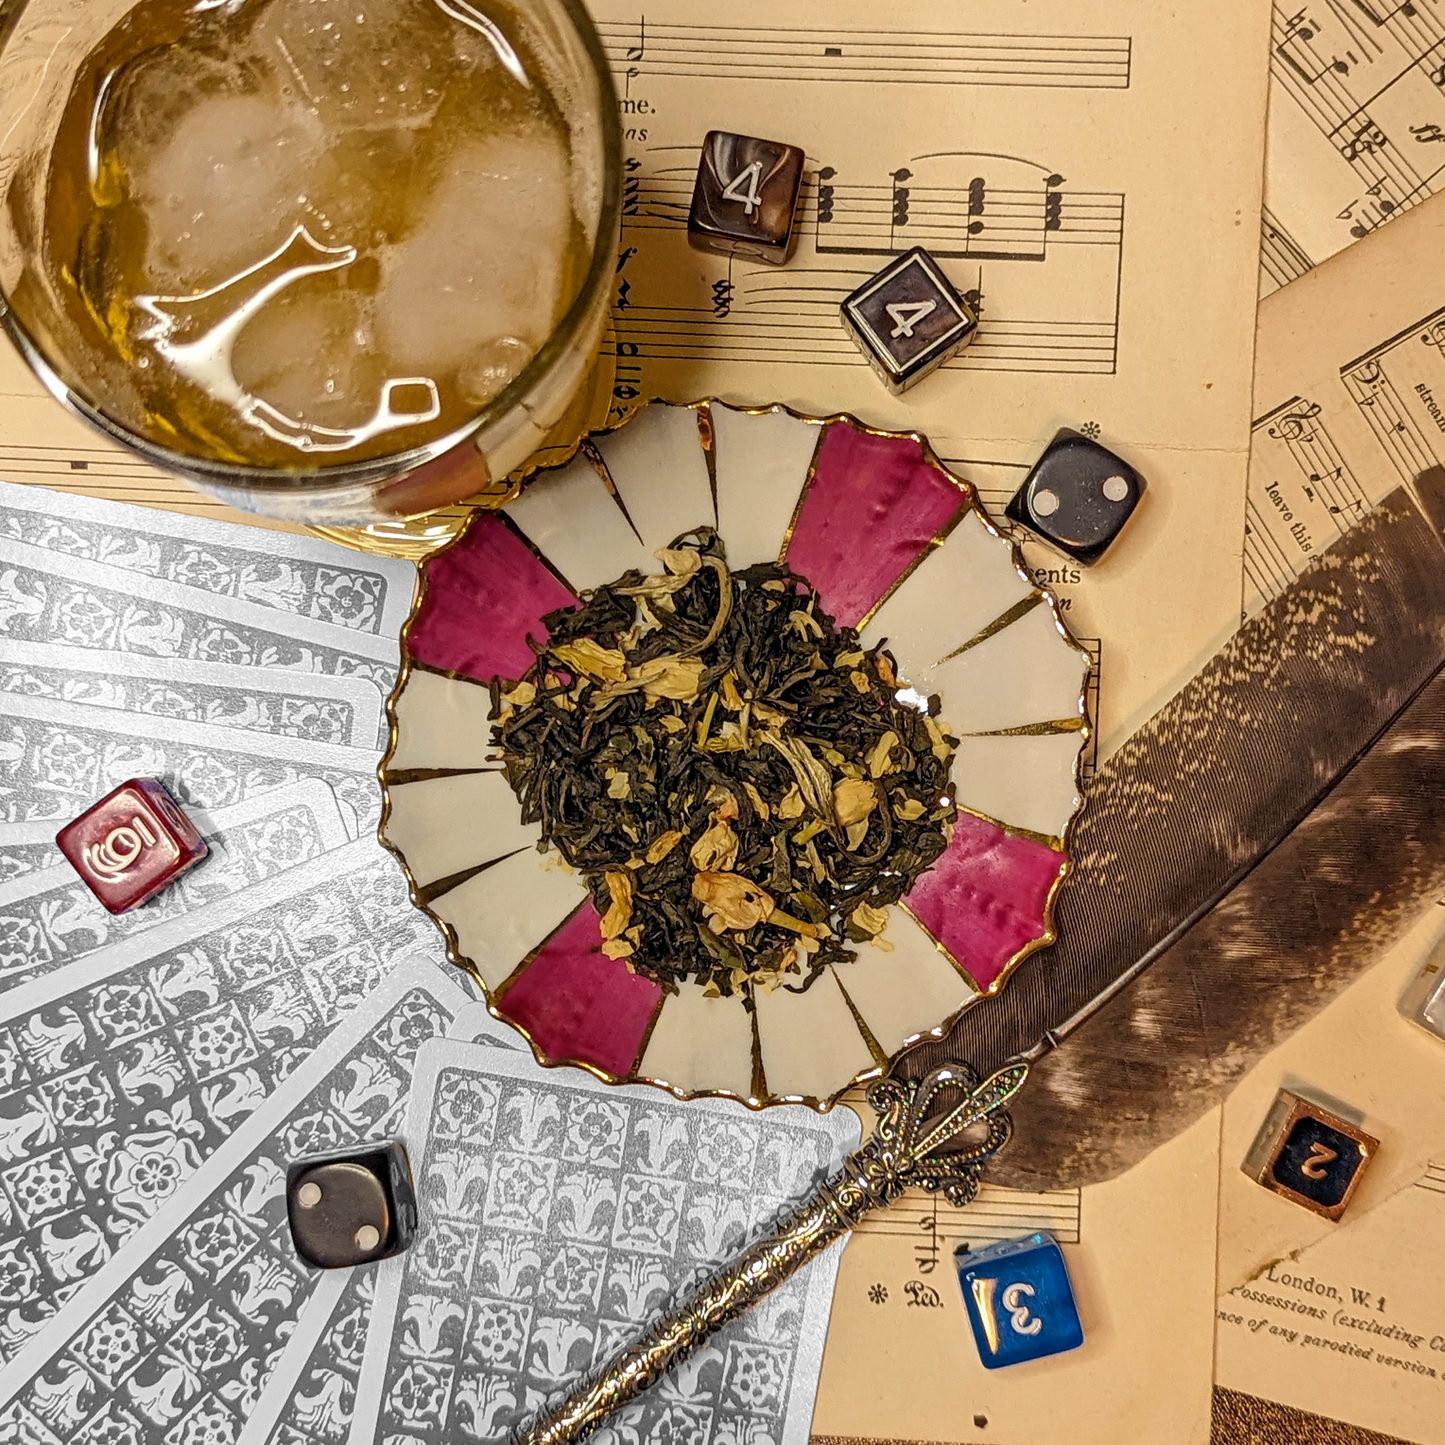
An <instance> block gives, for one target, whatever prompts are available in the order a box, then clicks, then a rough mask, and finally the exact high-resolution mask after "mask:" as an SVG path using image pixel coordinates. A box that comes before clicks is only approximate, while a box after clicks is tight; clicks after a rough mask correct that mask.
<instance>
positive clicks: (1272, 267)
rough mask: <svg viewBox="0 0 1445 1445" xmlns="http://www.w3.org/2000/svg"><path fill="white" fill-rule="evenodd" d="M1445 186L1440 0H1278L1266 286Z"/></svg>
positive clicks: (1443, 15) (1443, 14)
mask: <svg viewBox="0 0 1445 1445" xmlns="http://www.w3.org/2000/svg"><path fill="white" fill-rule="evenodd" d="M1442 187H1445V9H1442V7H1441V4H1440V0H1308V3H1306V4H1304V5H1303V7H1301V3H1300V0H1276V3H1275V6H1274V16H1273V21H1272V25H1271V36H1270V96H1269V147H1268V161H1267V163H1266V167H1265V187H1264V189H1265V214H1264V227H1263V236H1264V244H1263V249H1262V252H1261V258H1260V262H1261V264H1260V291H1261V294H1262V295H1263V294H1268V293H1269V292H1271V291H1273V290H1274V289H1275V288H1276V287H1278V286H1283V285H1285V284H1287V283H1288V282H1290V281H1293V280H1296V279H1298V278H1299V277H1300V276H1302V275H1304V273H1305V272H1306V271H1308V270H1309V268H1310V267H1311V266H1318V265H1319V264H1320V262H1321V261H1326V260H1328V259H1329V258H1330V257H1331V256H1333V255H1336V254H1337V253H1338V252H1340V251H1342V250H1344V249H1345V247H1346V246H1349V245H1351V244H1352V243H1353V242H1354V241H1357V240H1359V239H1361V238H1362V237H1364V236H1367V235H1368V234H1369V233H1370V232H1371V231H1373V230H1375V229H1376V228H1377V227H1378V226H1381V225H1383V224H1384V223H1385V222H1386V221H1388V220H1391V219H1393V218H1394V217H1396V216H1399V215H1402V214H1403V213H1404V212H1405V211H1408V210H1409V209H1410V208H1411V207H1413V206H1415V205H1418V204H1419V203H1420V202H1421V201H1423V200H1426V199H1428V198H1429V197H1430V196H1432V195H1434V194H1435V192H1436V191H1438V190H1440V189H1441V188H1442Z"/></svg>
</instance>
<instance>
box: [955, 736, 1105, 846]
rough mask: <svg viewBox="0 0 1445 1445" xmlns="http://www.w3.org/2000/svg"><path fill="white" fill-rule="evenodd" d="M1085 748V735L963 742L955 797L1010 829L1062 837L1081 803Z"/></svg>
mask: <svg viewBox="0 0 1445 1445" xmlns="http://www.w3.org/2000/svg"><path fill="white" fill-rule="evenodd" d="M950 721H951V719H950ZM1083 745H1084V736H1083V734H1082V733H1052V734H1045V735H1043V736H1032V735H1023V736H1019V735H1015V736H1013V737H1007V736H1005V737H991V738H961V739H960V740H959V745H958V751H957V753H955V754H954V758H953V779H954V796H955V797H956V798H957V799H958V802H959V804H960V806H962V807H965V808H967V809H968V810H969V811H970V812H973V813H982V814H983V815H984V816H985V817H988V818H992V819H993V820H994V821H995V822H996V823H1003V824H1004V825H1005V826H1006V827H1010V828H1020V829H1023V830H1024V831H1026V832H1029V833H1039V834H1042V835H1043V836H1044V837H1045V838H1062V837H1063V836H1064V829H1065V828H1066V827H1067V826H1068V823H1069V819H1070V818H1072V817H1073V816H1074V814H1075V813H1076V812H1077V811H1078V808H1079V804H1080V801H1081V799H1080V797H1079V790H1078V787H1077V785H1076V784H1075V782H1074V765H1075V764H1076V763H1077V762H1078V758H1079V750H1080V748H1082V747H1083Z"/></svg>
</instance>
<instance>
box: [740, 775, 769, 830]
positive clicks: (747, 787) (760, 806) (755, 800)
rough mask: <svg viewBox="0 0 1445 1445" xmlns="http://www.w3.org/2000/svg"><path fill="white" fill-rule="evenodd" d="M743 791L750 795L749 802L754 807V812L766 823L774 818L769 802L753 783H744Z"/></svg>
mask: <svg viewBox="0 0 1445 1445" xmlns="http://www.w3.org/2000/svg"><path fill="white" fill-rule="evenodd" d="M743 791H744V792H745V793H746V794H747V795H748V802H750V803H751V804H752V805H753V811H754V812H755V813H757V815H758V817H759V818H761V819H762V820H763V822H765V823H766V822H767V821H768V819H769V818H770V817H771V816H772V809H771V808H769V807H768V800H767V799H766V798H765V797H763V795H762V794H761V793H760V792H758V790H757V789H756V788H755V787H754V786H753V785H752V784H751V783H744V784H743Z"/></svg>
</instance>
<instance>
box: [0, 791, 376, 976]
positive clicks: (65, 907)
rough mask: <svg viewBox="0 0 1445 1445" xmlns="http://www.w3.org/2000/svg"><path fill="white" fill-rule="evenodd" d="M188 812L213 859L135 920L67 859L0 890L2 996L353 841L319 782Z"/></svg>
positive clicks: (134, 915)
mask: <svg viewBox="0 0 1445 1445" xmlns="http://www.w3.org/2000/svg"><path fill="white" fill-rule="evenodd" d="M189 811H190V817H191V821H192V822H193V823H194V824H195V825H196V827H197V829H198V830H199V831H200V833H201V836H202V837H203V838H205V840H206V842H207V844H208V845H209V847H210V850H211V852H210V856H209V857H207V858H206V860H205V861H204V863H203V864H202V865H201V866H200V867H199V868H193V869H191V870H190V871H189V872H187V873H184V874H182V875H181V877H180V878H179V879H178V880H177V881H176V882H175V883H174V884H173V885H172V886H171V887H170V888H168V889H166V890H165V891H164V892H163V893H161V894H159V895H157V896H156V897H155V898H153V899H152V900H151V901H150V902H149V903H147V904H146V905H145V906H144V907H141V908H133V909H131V911H130V912H129V913H108V912H107V911H106V910H105V909H104V908H103V907H101V905H100V902H99V900H98V899H97V898H96V897H95V895H94V894H93V893H92V892H91V891H90V889H89V888H87V887H86V885H85V884H84V883H83V882H82V881H81V879H80V878H79V877H78V876H77V874H76V872H75V869H74V868H72V867H71V866H70V864H69V863H66V862H63V861H62V862H60V863H57V864H55V865H54V866H52V867H50V868H42V869H36V870H33V871H31V872H28V873H24V874H22V875H20V876H19V877H17V878H12V879H10V880H9V881H8V882H5V883H0V992H3V991H4V990H6V989H8V988H10V987H13V985H14V982H15V981H16V980H17V979H18V978H22V977H25V976H26V975H27V974H28V972H29V971H30V970H31V969H32V967H33V965H34V963H36V962H41V963H43V964H45V965H48V966H50V967H59V966H60V965H61V964H64V963H68V962H70V961H71V960H73V959H76V958H80V957H82V956H83V955H85V954H87V953H92V952H94V951H95V950H96V949H97V948H100V947H102V946H104V945H105V944H107V943H112V942H114V941H115V940H116V939H118V938H125V937H127V936H128V935H130V934H132V933H143V932H145V931H146V930H147V929H149V928H154V927H155V926H156V925H157V924H158V923H164V922H165V921H166V920H167V919H168V918H172V917H174V916H175V915H176V914H178V913H188V912H191V911H193V910H195V909H197V908H200V907H202V906H204V905H205V904H207V903H210V902H214V901H215V900H216V899H218V898H223V897H225V896H226V895H228V894H231V893H239V892H240V891H241V890H242V889H243V888H249V887H250V886H251V885H252V884H255V883H260V882H261V881H262V880H263V879H266V878H270V877H271V876H272V875H273V874H276V873H281V872H284V871H285V870H286V869H287V868H294V867H295V866H296V865H297V864H298V863H304V862H306V861H307V859H309V858H315V857H318V856H319V855H320V854H322V853H325V852H328V851H329V850H330V849H332V848H340V847H341V846H343V845H344V844H345V843H347V842H348V841H350V839H351V837H352V836H353V834H352V832H349V831H348V829H347V822H346V818H345V817H344V816H343V814H342V811H341V808H340V806H339V804H338V803H337V801H336V795H335V794H334V793H333V792H332V791H331V789H330V788H329V787H327V786H326V784H325V783H323V782H321V781H320V780H319V779H315V778H313V779H311V780H310V781H308V782H304V783H289V784H287V785H286V786H284V787H280V788H273V789H271V791H270V792H266V793H258V794H257V795H256V796H255V797H253V798H248V799H247V800H246V801H245V802H244V803H234V804H232V805H231V806H229V807H226V808H218V809H217V810H216V811H215V812H214V813H208V812H206V811H204V810H201V809H195V808H193V809H191V810H189Z"/></svg>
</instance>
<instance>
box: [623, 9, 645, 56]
mask: <svg viewBox="0 0 1445 1445" xmlns="http://www.w3.org/2000/svg"><path fill="white" fill-rule="evenodd" d="M624 53H625V54H626V56H627V59H628V60H641V59H642V57H643V56H644V55H646V54H647V16H645V15H639V16H638V17H637V44H636V45H629V46H628V47H627V50H626V51H625V52H624Z"/></svg>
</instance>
